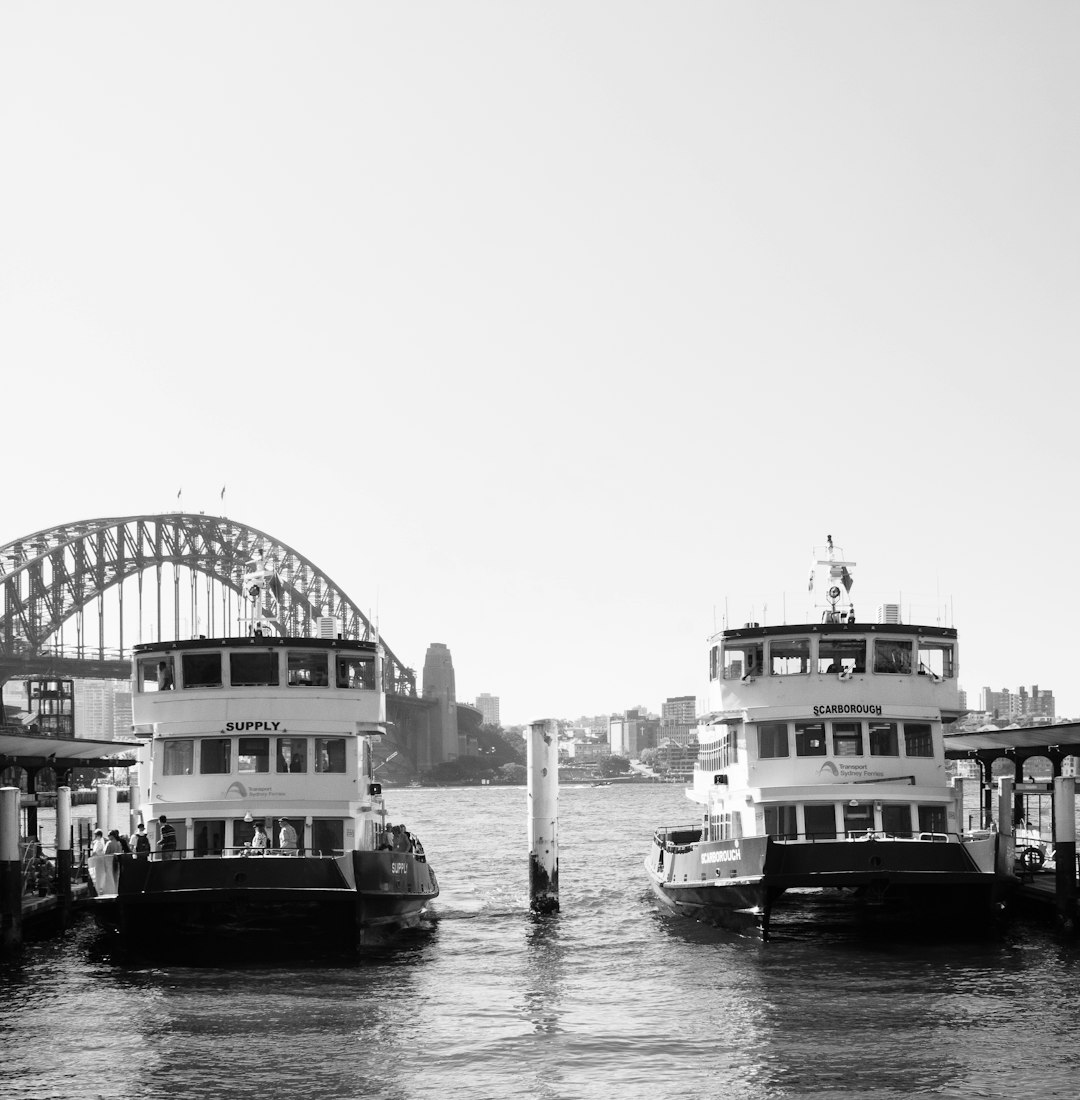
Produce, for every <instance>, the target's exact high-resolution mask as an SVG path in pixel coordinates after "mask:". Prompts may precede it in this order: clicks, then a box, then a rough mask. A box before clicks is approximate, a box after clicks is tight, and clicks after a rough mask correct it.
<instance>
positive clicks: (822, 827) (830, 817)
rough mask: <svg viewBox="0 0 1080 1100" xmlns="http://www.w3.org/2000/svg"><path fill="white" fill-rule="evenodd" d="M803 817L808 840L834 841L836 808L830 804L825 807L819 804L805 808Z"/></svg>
mask: <svg viewBox="0 0 1080 1100" xmlns="http://www.w3.org/2000/svg"><path fill="white" fill-rule="evenodd" d="M803 817H804V820H805V821H806V836H807V839H808V840H835V839H836V807H835V806H833V805H832V803H829V805H827V806H824V805H821V804H820V803H818V804H816V805H815V804H810V805H808V806H805V807H804V808H803Z"/></svg>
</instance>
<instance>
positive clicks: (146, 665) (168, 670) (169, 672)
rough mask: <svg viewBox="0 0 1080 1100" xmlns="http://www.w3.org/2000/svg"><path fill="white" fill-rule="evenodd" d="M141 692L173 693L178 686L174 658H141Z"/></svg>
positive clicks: (139, 667) (139, 666) (138, 666)
mask: <svg viewBox="0 0 1080 1100" xmlns="http://www.w3.org/2000/svg"><path fill="white" fill-rule="evenodd" d="M136 667H137V668H138V670H139V691H172V689H173V687H175V685H176V665H175V663H174V661H173V659H172V657H140V658H139V660H138V662H137V664H136Z"/></svg>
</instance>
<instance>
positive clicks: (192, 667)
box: [180, 653, 221, 688]
mask: <svg viewBox="0 0 1080 1100" xmlns="http://www.w3.org/2000/svg"><path fill="white" fill-rule="evenodd" d="M180 665H181V669H182V671H183V683H184V687H185V688H204V687H221V654H220V653H185V654H183V655H182V656H181V658H180Z"/></svg>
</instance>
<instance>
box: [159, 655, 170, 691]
mask: <svg viewBox="0 0 1080 1100" xmlns="http://www.w3.org/2000/svg"><path fill="white" fill-rule="evenodd" d="M157 683H158V691H169V690H170V689H171V688H172V686H173V674H172V667H171V666H170V664H169V662H168V661H158V666H157Z"/></svg>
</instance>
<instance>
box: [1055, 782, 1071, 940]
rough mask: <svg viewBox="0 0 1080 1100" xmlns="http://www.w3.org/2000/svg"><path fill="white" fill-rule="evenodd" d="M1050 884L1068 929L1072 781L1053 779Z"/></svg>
mask: <svg viewBox="0 0 1080 1100" xmlns="http://www.w3.org/2000/svg"><path fill="white" fill-rule="evenodd" d="M1054 868H1055V870H1054V887H1055V891H1056V897H1057V910H1058V917H1059V918H1060V919H1061V921H1062V923H1063V924H1064V925H1065V927H1066V928H1068V929H1070V930H1071V929H1073V928H1075V926H1076V780H1075V778H1073V777H1072V776H1062V775H1059V776H1057V778H1055V779H1054Z"/></svg>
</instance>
